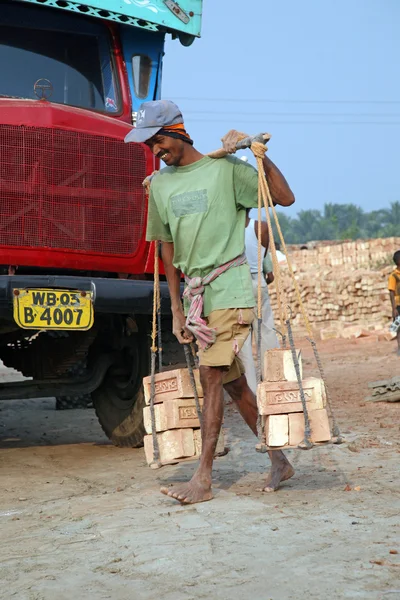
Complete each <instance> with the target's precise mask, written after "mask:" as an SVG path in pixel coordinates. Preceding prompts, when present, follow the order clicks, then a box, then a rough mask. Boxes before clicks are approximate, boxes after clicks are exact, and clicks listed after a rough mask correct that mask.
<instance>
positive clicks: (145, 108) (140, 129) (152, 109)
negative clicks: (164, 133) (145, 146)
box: [125, 100, 183, 143]
mask: <svg viewBox="0 0 400 600" xmlns="http://www.w3.org/2000/svg"><path fill="white" fill-rule="evenodd" d="M179 123H183V117H182V113H181V111H180V110H179V108H178V107H177V105H176V104H174V103H173V102H171V100H153V101H152V102H143V104H141V105H140V107H139V110H138V113H137V121H136V127H134V128H133V129H132V130H131V131H130V132H129V133H128V134H127V135H126V137H125V143H128V142H136V143H141V142H146V141H147V140H149V139H150V138H151V137H153V135H156V133H157V132H158V131H160V129H162V128H163V127H168V125H178V124H179Z"/></svg>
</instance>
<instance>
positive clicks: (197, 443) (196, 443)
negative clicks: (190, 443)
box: [193, 429, 225, 456]
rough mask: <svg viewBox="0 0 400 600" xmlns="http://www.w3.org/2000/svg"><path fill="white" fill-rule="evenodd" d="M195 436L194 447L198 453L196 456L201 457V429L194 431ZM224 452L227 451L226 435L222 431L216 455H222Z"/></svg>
mask: <svg viewBox="0 0 400 600" xmlns="http://www.w3.org/2000/svg"><path fill="white" fill-rule="evenodd" d="M193 435H194V447H195V451H196V456H200V454H201V431H200V429H195V430H194V431H193ZM224 450H225V435H224V430H223V429H221V431H220V434H219V438H218V442H217V447H216V449H215V454H220V453H221V452H223V451H224Z"/></svg>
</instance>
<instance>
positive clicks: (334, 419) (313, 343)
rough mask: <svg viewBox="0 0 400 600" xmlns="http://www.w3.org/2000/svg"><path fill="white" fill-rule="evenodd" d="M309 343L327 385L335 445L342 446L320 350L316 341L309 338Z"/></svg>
mask: <svg viewBox="0 0 400 600" xmlns="http://www.w3.org/2000/svg"><path fill="white" fill-rule="evenodd" d="M307 339H308V341H309V342H310V344H311V346H312V349H313V352H314V356H315V360H316V363H317V365H318V369H319V374H320V375H321V379H322V380H323V382H324V384H325V391H326V404H327V406H328V408H329V413H330V416H331V419H332V434H333V437H334V438H335V439H334V443H335V444H342V443H343V442H344V439H343V437H342V435H341V433H340V429H339V425H338V423H337V421H336V417H335V413H334V412H333V409H332V399H331V394H330V391H329V387H328V386H327V385H326V383H325V382H326V378H325V372H324V368H323V366H322V362H321V358H320V356H319V352H318V348H317V344H316V343H315V341H314V340H313V339H311V338H307Z"/></svg>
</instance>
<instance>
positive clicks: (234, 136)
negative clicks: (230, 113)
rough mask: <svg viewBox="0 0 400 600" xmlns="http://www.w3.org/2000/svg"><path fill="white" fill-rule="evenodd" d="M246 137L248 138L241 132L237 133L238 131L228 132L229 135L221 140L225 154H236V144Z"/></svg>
mask: <svg viewBox="0 0 400 600" xmlns="http://www.w3.org/2000/svg"><path fill="white" fill-rule="evenodd" d="M246 137H248V135H247V133H240V131H236V129H231V130H230V131H228V133H227V134H226V135H224V137H223V138H221V142H222V145H223V148H224V150H225V152H227V153H228V154H235V152H236V144H237V143H238V142H240V140H242V139H243V138H246Z"/></svg>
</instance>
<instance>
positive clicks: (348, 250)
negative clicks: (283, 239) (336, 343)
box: [269, 238, 400, 337]
mask: <svg viewBox="0 0 400 600" xmlns="http://www.w3.org/2000/svg"><path fill="white" fill-rule="evenodd" d="M398 249H400V238H386V239H375V240H369V241H355V242H343V243H334V242H331V243H330V244H327V243H323V242H321V243H316V244H314V245H313V247H311V248H310V249H308V250H299V249H294V247H293V246H291V247H289V252H290V258H291V261H292V264H293V268H294V271H295V276H296V280H297V283H298V286H299V288H300V293H301V298H302V301H303V303H304V306H305V308H306V311H307V314H308V317H309V319H310V322H311V323H312V324H313V325H314V326H315V327H316V328H317V329H321V327H325V328H326V327H327V326H328V325H329V328H330V330H331V333H332V337H334V336H333V330H336V331H337V332H338V334H341V332H342V331H343V330H344V329H346V326H347V325H355V324H359V325H360V327H361V329H362V330H363V331H364V332H365V331H368V330H371V329H373V330H381V329H385V328H387V326H388V324H389V322H390V320H391V308H390V302H389V295H388V292H387V281H388V276H389V274H390V272H391V271H392V270H393V268H394V264H393V260H392V256H393V253H394V252H395V251H396V250H398ZM281 273H282V277H283V286H284V289H285V290H286V291H287V295H288V303H289V305H290V306H291V308H292V310H293V312H294V314H295V315H296V317H295V319H294V323H295V324H300V323H301V317H300V314H299V303H298V300H297V297H296V294H295V292H294V289H293V284H292V282H291V278H290V276H289V272H288V269H287V266H285V265H283V266H282V269H281ZM269 292H270V296H271V302H272V307H273V310H274V314H275V315H276V316H277V315H278V312H277V301H276V288H275V285H273V286H269Z"/></svg>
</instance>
